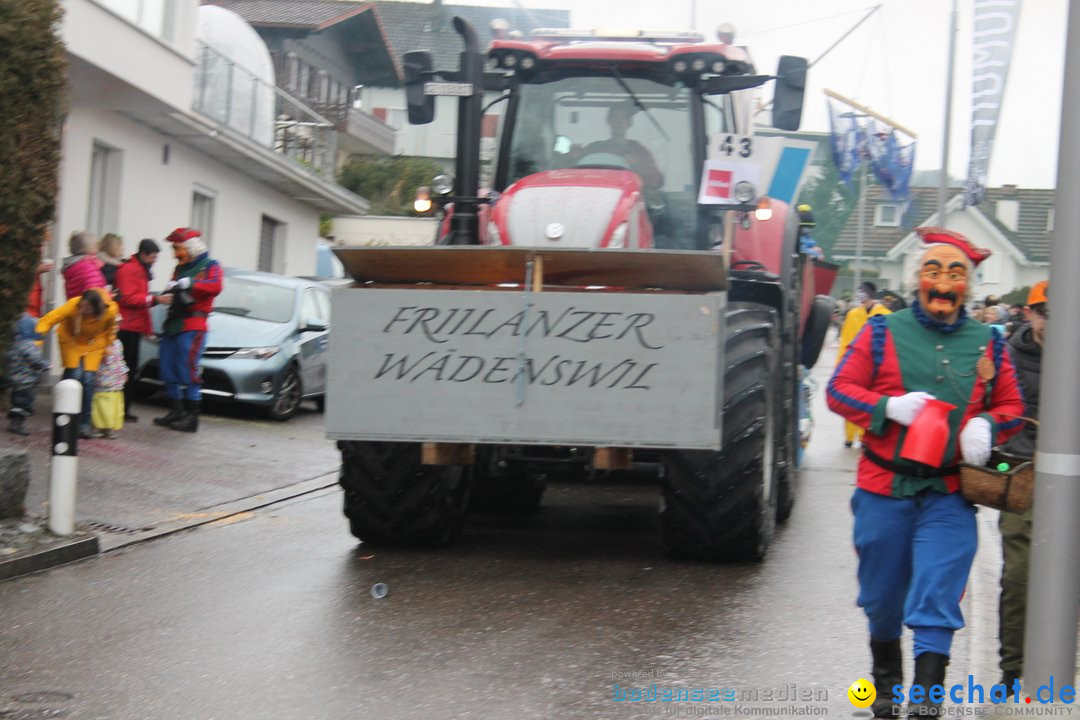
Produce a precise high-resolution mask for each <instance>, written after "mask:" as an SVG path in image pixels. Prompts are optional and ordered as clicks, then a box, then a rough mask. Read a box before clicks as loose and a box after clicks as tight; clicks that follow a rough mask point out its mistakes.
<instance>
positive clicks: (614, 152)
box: [406, 29, 806, 250]
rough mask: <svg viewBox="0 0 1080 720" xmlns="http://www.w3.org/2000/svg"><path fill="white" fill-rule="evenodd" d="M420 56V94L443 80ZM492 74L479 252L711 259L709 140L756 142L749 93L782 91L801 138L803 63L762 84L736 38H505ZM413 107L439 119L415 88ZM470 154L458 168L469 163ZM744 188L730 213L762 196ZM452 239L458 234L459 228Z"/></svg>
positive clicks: (715, 220) (789, 61) (546, 34)
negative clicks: (517, 249) (699, 254)
mask: <svg viewBox="0 0 1080 720" xmlns="http://www.w3.org/2000/svg"><path fill="white" fill-rule="evenodd" d="M724 40H726V41H727V42H724ZM412 55H414V57H413V58H411V59H410V58H408V57H407V58H406V70H407V72H408V70H409V68H410V67H412V68H414V70H413V73H412V77H411V81H412V85H413V87H414V88H415V87H417V86H418V84H420V83H422V82H424V81H425V80H430V79H432V78H434V77H436V76H437V75H438V73H433V72H431V71H430V69H429V68H430V61H429V60H427V61H425V60H424V59H423V58H422V57H421V58H417V57H415V55H416V54H412ZM463 57H464V55H463ZM486 67H487V71H486V73H484V78H485V80H484V85H485V87H486V88H487V89H488V90H489V94H488V96H487V98H486V105H485V107H484V110H483V114H484V117H483V121H482V122H480V123H478V126H479V127H477V128H476V130H475V132H477V133H480V134H483V136H484V137H483V141H484V142H486V143H488V152H487V153H486V154H487V155H488V156H489V157H493V158H494V162H493V163H492V166H491V167H489V168H488V169H487V172H486V173H485V175H486V177H484V178H483V180H482V182H483V185H484V191H483V192H481V193H479V194H480V195H481V197H480V199H479V202H480V204H481V208H480V210H479V211H478V213H477V217H478V221H477V223H476V230H477V241H478V242H479V243H481V244H496V245H499V244H501V245H524V246H532V247H552V248H555V247H576V248H659V249H679V250H695V249H696V250H706V249H709V248H711V247H713V246H714V245H715V244H716V242H717V241H718V235H719V229H718V227H719V219H720V217H722V209H721V208H718V207H717V206H715V205H699V203H698V198H699V192H700V189H701V187H700V183H701V178H702V169H703V167H704V163H705V160H706V158H707V157H708V156H709V142H710V138H716V137H720V136H722V134H731V135H733V136H734V135H738V134H749V133H750V132H751V130H750V127H751V107H752V102H753V98H752V97H751V95H752V93H753V92H754V89H755V88H757V87H758V86H760V85H762V84H764V83H765V82H767V81H769V80H774V79H775V80H777V83H776V92H775V96H774V99H773V118H774V124H776V125H778V126H787V127H789V128H791V129H794V128H795V127H797V125H798V121H799V117H800V115H801V108H802V86H803V83H804V78H805V70H806V63H805V60H802V59H801V58H791V57H785V58H782V59H781V67H780V70H779V72H778V76H777V77H773V76H769V75H756V74H754V69H753V66H752V65H751V63H750V60H749V56H748V54H747V52H746V50H745V49H744V48H741V47H737V46H734V45H732V44H731V36H730V35H727V36H722V38H721V41H719V42H706V41H705V38H704V37H703V36H701V35H700V34H697V33H648V32H616V33H612V32H598V31H577V30H566V29H554V30H535V31H533V32H532V33H531V35H530V37H529V38H528V39H519V38H507V37H500V38H497V39H496V40H495V41H494V42H493V43H492V45H491V47H490V49H489V50H488V52H487V55H486ZM442 76H443V77H451V76H452V77H451V79H453V80H462V79H464V78H463V77H462V73H456V74H452V73H443V74H442ZM409 80H410V78H407V87H408V83H409ZM437 85H439V83H432V82H427V83H426V86H427V87H432V86H437ZM492 90H494V91H495V92H494V93H492V92H491V91H492ZM410 99H411V100H415V101H416V104H419V103H427V106H428V107H432V106H431V103H430V98H426V97H424V96H423V95H422V94H421V93H419V92H416V91H415V90H414V92H413V93H412V95H410ZM412 104H413V103H411V105H412ZM410 117H411V119H414V120H419V121H421V122H423V121H426V120H429V119H430V113H425V112H422V111H421V108H419V107H411V108H410ZM459 125H460V121H459ZM459 132H467V130H466V128H464V127H462V128H460V129H459ZM492 146H494V147H495V148H497V149H496V150H495V151H494V152H492V151H491V148H492ZM459 147H461V140H460V139H459ZM478 149H479V148H478ZM464 154H465V155H466V157H462V153H459V159H458V162H459V168H460V167H461V163H462V162H470V161H471V158H470V157H468V156H469V155H471V153H464ZM465 174H466V175H469V174H471V173H470V170H469V169H468V168H466V169H465ZM461 175H462V170H460V169H459V171H458V177H459V179H460V177H461ZM477 175H478V176H479V173H477ZM736 190H737V192H736V193H735V194H736V196H737V200H738V202H736V203H734V205H735V206H742V207H743V209H753V207H754V203H755V202H756V201H757V199H758V196H759V195H760V194H761V189H760V188H758V187H753V184H752V183H744V184H742V186H741V187H739V188H737V189H736ZM455 191H456V193H457V194H458V195H459V196H460V195H466V196H467V195H470V194H471V192H470V191H471V188H464V187H457V188H455ZM457 204H460V202H458V203H457ZM450 212H454V210H453V209H451V211H450ZM444 227H445V230H446V235H447V236H449V235H451V234H452V223H451V222H449V221H447V222H446V223H444ZM451 241H453V242H458V243H460V242H463V241H462V240H461V239H460V238H458V239H456V240H453V239H452V240H451Z"/></svg>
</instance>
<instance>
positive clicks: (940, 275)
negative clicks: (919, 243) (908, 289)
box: [919, 245, 971, 320]
mask: <svg viewBox="0 0 1080 720" xmlns="http://www.w3.org/2000/svg"><path fill="white" fill-rule="evenodd" d="M970 268H971V265H970V262H969V261H968V257H967V255H965V254H964V252H963V251H962V250H960V248H958V247H955V246H953V245H935V246H933V247H931V248H929V249H927V251H926V254H924V255H923V258H922V266H921V268H920V270H919V304H921V305H922V306H923V309H924V310H925V311H926V312H927V314H929V315H930V317H932V318H934V319H935V320H947V319H949V318H950V317H951V316H953V314H954V313H956V312H959V310H960V308H961V307H962V306H963V304H964V300H965V299H966V297H967V291H968V283H969V277H968V276H969V274H970V272H971V270H970Z"/></svg>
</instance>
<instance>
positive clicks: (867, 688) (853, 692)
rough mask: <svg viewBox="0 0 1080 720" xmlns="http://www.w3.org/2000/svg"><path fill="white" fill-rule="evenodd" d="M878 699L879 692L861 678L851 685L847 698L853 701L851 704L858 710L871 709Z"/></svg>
mask: <svg viewBox="0 0 1080 720" xmlns="http://www.w3.org/2000/svg"><path fill="white" fill-rule="evenodd" d="M876 697H877V690H875V689H874V686H873V685H872V684H871V683H868V682H867V681H866V680H863V679H862V678H859V679H858V680H856V681H855V682H853V683H851V687H849V688H848V689H847V698H848V700H850V701H851V704H852V705H854V706H855V707H857V708H867V707H870V705H871V703H873V702H874V699H875V698H876Z"/></svg>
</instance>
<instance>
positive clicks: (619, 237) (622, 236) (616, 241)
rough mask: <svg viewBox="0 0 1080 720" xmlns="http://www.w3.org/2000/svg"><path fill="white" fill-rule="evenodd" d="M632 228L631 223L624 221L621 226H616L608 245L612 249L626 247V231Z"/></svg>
mask: <svg viewBox="0 0 1080 720" xmlns="http://www.w3.org/2000/svg"><path fill="white" fill-rule="evenodd" d="M629 230H630V223H622V224H621V225H619V227H617V228H615V232H613V233H611V242H609V243H608V247H609V248H612V249H616V250H618V249H621V248H625V247H626V233H627V232H628V231H629Z"/></svg>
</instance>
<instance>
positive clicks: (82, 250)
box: [60, 232, 105, 300]
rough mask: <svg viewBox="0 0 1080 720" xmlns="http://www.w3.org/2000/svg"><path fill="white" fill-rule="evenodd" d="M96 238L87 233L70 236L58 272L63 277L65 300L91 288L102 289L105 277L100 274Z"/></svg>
mask: <svg viewBox="0 0 1080 720" xmlns="http://www.w3.org/2000/svg"><path fill="white" fill-rule="evenodd" d="M97 251H98V242H97V238H96V237H94V236H93V235H92V234H91V233H88V232H76V233H72V234H71V238H70V239H69V240H68V252H70V253H71V255H69V256H68V257H66V258H64V264H63V265H62V266H61V270H60V272H61V273H62V274H63V276H64V292H65V293H66V294H67V299H68V300H70V299H71V298H73V297H79V296H81V295H82V294H83V293H84V292H86V291H87V290H89V289H91V288H104V287H105V275H104V274H103V273H102V272H101V265H102V263H101V260H99V259H98V256H97Z"/></svg>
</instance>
